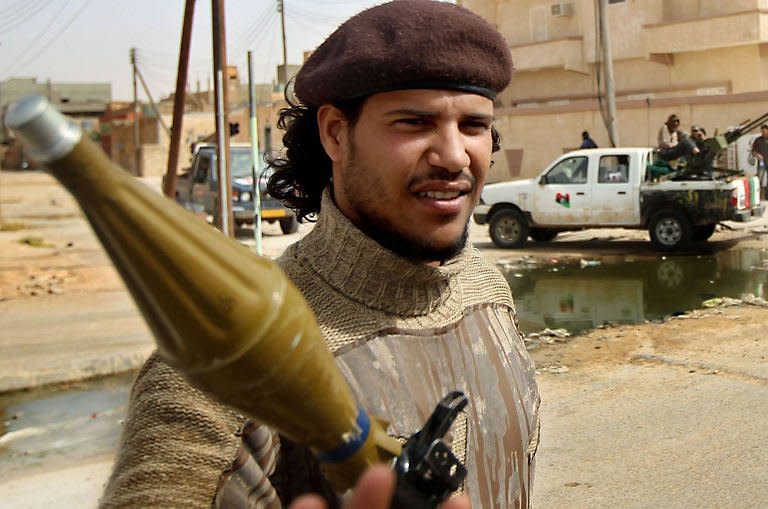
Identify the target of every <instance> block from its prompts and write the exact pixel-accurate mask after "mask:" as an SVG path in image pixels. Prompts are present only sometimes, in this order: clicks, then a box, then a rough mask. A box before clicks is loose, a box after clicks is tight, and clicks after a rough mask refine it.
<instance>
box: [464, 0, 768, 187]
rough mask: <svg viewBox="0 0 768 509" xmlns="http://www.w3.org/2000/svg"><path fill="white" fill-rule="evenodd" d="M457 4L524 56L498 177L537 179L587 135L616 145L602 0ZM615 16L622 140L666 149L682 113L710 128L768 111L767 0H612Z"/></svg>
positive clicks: (503, 129)
mask: <svg viewBox="0 0 768 509" xmlns="http://www.w3.org/2000/svg"><path fill="white" fill-rule="evenodd" d="M457 3H459V4H460V5H463V6H465V7H467V8H469V9H471V10H473V11H475V12H477V13H478V14H480V15H481V16H483V17H485V18H486V19H487V20H488V21H489V22H491V23H492V24H493V25H495V26H496V27H497V28H498V29H499V31H500V32H501V33H502V34H503V35H504V36H505V37H506V38H507V41H508V42H509V44H510V47H511V50H512V56H513V60H514V66H515V73H514V76H513V79H512V83H511V85H510V86H509V87H508V89H507V90H506V91H504V92H503V93H502V94H501V95H500V97H499V98H498V110H497V118H498V121H497V127H498V128H499V131H500V133H501V135H502V140H503V148H502V152H501V153H500V154H497V156H496V164H495V165H494V167H493V170H492V171H493V173H492V175H491V177H490V179H491V180H507V179H512V178H518V177H529V176H532V175H534V174H536V173H537V172H538V171H539V170H541V169H543V167H544V166H545V165H546V164H547V163H548V162H550V161H551V160H552V159H553V158H554V157H555V156H557V155H559V154H561V153H562V152H563V151H566V150H569V149H572V148H575V147H578V145H579V144H580V142H581V132H582V131H583V130H587V131H589V132H590V133H591V134H592V137H593V138H594V139H595V140H596V141H597V143H598V144H599V145H601V146H608V145H609V139H608V134H607V129H606V127H605V124H604V122H603V119H602V114H601V103H602V105H603V106H604V105H605V102H606V101H605V99H606V98H605V96H604V95H603V94H598V92H597V91H598V90H604V88H603V87H598V83H599V82H600V80H602V83H604V80H605V75H604V72H602V70H604V68H605V66H604V60H603V52H602V50H601V46H600V44H599V43H600V41H599V37H597V34H599V30H598V29H597V7H596V0H563V1H559V2H558V1H555V0H458V2H457ZM606 14H607V22H608V32H609V39H610V48H611V54H612V59H611V60H612V62H613V75H614V88H615V98H616V108H617V114H616V126H617V131H618V133H617V134H618V136H617V138H618V144H619V145H624V146H633V145H634V146H638V145H640V146H654V145H656V139H657V133H658V130H659V128H660V127H661V126H662V124H663V123H664V121H665V120H666V118H667V117H668V116H669V115H670V114H671V113H676V114H677V115H678V116H679V117H680V118H681V120H682V125H681V127H682V128H683V130H688V129H690V126H691V124H693V123H695V124H700V125H703V126H704V127H705V128H706V129H707V132H708V134H710V135H711V134H713V133H714V132H715V131H716V130H719V131H720V132H724V131H725V130H727V129H728V128H731V127H734V126H737V125H739V124H741V123H743V122H744V121H746V120H748V119H755V118H758V117H760V116H761V115H762V114H764V113H765V112H768V91H767V90H768V0H729V1H727V2H723V1H719V0H609V2H608V8H607V13H606ZM740 141H741V143H740V144H739V145H738V151H739V153H738V154H736V155H742V156H743V155H745V154H741V152H745V153H746V151H747V150H748V149H747V145H748V141H749V140H748V139H747V137H746V136H745V137H744V138H742V140H740ZM731 150H732V151H734V150H736V147H735V146H734V147H732V148H731Z"/></svg>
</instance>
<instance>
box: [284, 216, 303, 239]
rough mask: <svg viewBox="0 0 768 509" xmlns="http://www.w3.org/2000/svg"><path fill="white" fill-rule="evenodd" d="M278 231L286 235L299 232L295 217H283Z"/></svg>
mask: <svg viewBox="0 0 768 509" xmlns="http://www.w3.org/2000/svg"><path fill="white" fill-rule="evenodd" d="M280 230H281V231H282V232H283V233H285V234H286V235H287V234H289V233H296V232H297V231H299V221H298V219H296V216H294V215H291V216H290V217H284V218H282V219H280Z"/></svg>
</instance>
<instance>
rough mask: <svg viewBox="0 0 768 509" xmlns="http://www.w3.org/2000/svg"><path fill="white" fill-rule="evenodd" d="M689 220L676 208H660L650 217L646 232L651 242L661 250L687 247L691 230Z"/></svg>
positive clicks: (691, 234) (691, 233)
mask: <svg viewBox="0 0 768 509" xmlns="http://www.w3.org/2000/svg"><path fill="white" fill-rule="evenodd" d="M692 230H693V229H692V227H691V222H690V221H689V220H688V218H687V217H685V215H683V213H681V212H678V211H676V210H662V211H661V212H658V213H657V214H656V215H655V216H653V218H652V219H651V223H650V226H649V228H648V232H649V233H650V234H651V242H652V243H653V245H654V246H655V247H656V248H658V249H660V250H662V251H674V250H682V249H685V248H687V247H688V246H689V245H690V243H691V238H692V236H693V231H692Z"/></svg>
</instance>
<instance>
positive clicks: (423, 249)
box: [344, 143, 469, 262]
mask: <svg viewBox="0 0 768 509" xmlns="http://www.w3.org/2000/svg"><path fill="white" fill-rule="evenodd" d="M347 165H348V168H347V169H348V174H349V175H355V176H356V177H355V181H356V182H357V183H358V184H359V185H364V184H363V183H362V179H360V178H359V177H360V176H363V175H365V169H364V168H362V167H360V166H359V165H358V164H357V161H356V159H355V148H354V145H353V144H352V143H350V151H349V160H348V161H347ZM363 178H364V177H363ZM353 188H354V186H349V188H348V189H345V190H344V191H345V193H346V195H347V197H348V198H347V199H348V200H350V202H351V203H352V206H353V207H355V211H356V212H357V215H358V217H359V218H360V224H358V225H356V226H357V227H358V228H359V229H360V230H361V231H362V232H363V233H364V234H365V235H366V236H368V237H369V238H371V239H373V240H375V241H376V242H377V243H378V244H380V245H381V246H382V247H384V248H385V249H389V250H390V251H392V252H393V253H395V254H397V255H399V256H402V257H403V258H408V259H410V260H414V261H418V262H444V261H445V260H449V259H451V258H453V257H454V256H456V255H457V254H459V253H460V252H461V250H462V249H463V248H464V246H465V245H466V243H467V239H468V238H469V219H467V223H466V224H465V225H464V231H463V232H462V234H461V235H459V237H458V238H457V239H456V240H455V241H454V242H453V243H452V244H450V245H447V246H435V245H434V244H433V243H432V242H430V241H429V240H428V239H427V238H426V237H425V236H419V235H409V234H407V233H404V232H401V231H398V228H397V225H396V224H393V223H392V222H390V221H387V220H386V219H384V218H382V217H381V216H380V215H378V214H377V213H376V212H375V211H372V210H370V209H369V208H368V207H367V206H366V202H365V201H364V200H359V199H358V194H357V193H356V192H355V189H353Z"/></svg>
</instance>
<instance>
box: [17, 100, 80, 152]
mask: <svg viewBox="0 0 768 509" xmlns="http://www.w3.org/2000/svg"><path fill="white" fill-rule="evenodd" d="M5 125H6V126H8V127H9V128H10V129H11V130H13V132H14V133H16V136H18V137H19V138H20V139H21V141H22V143H23V144H24V146H26V147H27V151H28V153H29V155H30V157H32V159H34V160H36V161H38V162H41V163H47V162H49V161H54V160H56V159H59V158H61V157H63V156H65V155H66V154H68V153H69V152H70V151H71V150H72V148H73V147H74V146H75V145H77V143H78V142H79V141H80V137H81V136H82V130H81V129H80V127H78V125H77V124H75V123H74V122H72V121H71V120H69V119H68V118H66V117H65V116H64V115H62V114H61V113H59V111H57V110H56V109H55V108H54V107H53V106H51V104H50V103H49V102H48V100H47V99H45V98H44V97H40V96H28V97H24V98H22V99H19V100H18V101H16V102H15V103H13V104H12V105H11V106H10V107H9V108H8V112H7V113H6V114H5Z"/></svg>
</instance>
